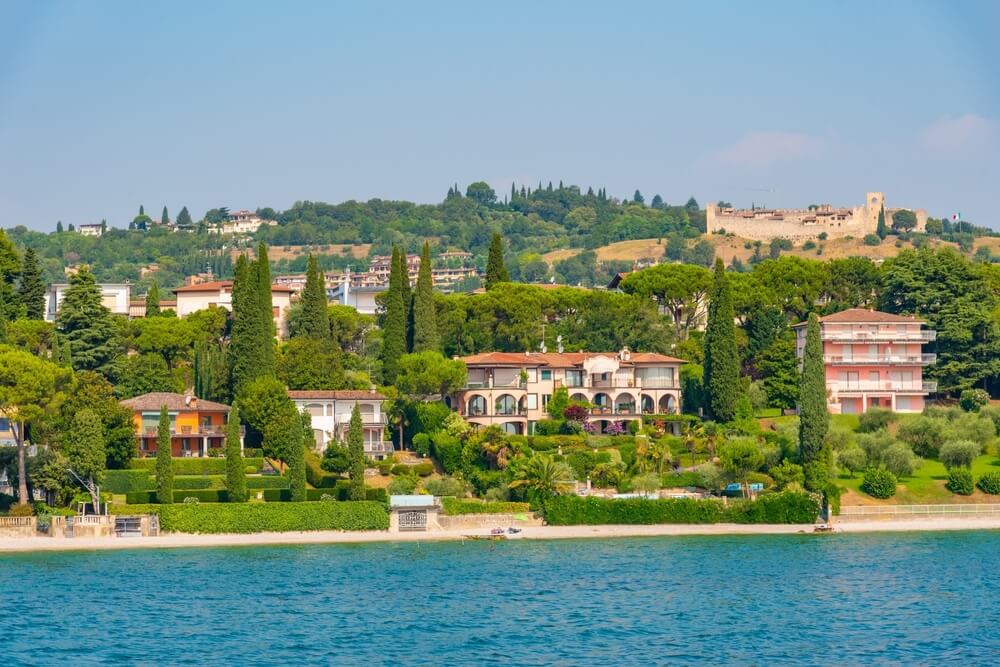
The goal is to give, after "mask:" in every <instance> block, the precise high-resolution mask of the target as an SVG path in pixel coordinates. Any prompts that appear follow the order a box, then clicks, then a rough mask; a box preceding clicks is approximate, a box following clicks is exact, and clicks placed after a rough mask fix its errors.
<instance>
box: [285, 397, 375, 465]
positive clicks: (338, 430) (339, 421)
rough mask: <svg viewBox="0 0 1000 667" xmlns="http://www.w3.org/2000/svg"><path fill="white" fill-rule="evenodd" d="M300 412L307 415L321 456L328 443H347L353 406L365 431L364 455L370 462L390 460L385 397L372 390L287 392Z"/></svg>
mask: <svg viewBox="0 0 1000 667" xmlns="http://www.w3.org/2000/svg"><path fill="white" fill-rule="evenodd" d="M288 396H289V397H290V398H291V399H292V402H293V403H295V407H296V408H298V410H299V412H303V411H305V412H308V413H309V416H310V419H311V422H312V430H313V438H314V439H315V440H316V449H317V450H318V451H319V452H322V451H323V450H324V449H326V446H327V445H328V444H330V443H331V442H341V443H346V442H347V429H348V427H349V426H350V423H351V412H352V411H353V410H354V406H355V404H357V406H358V411H359V412H360V413H361V424H362V428H363V430H364V447H365V455H367V456H369V457H370V458H373V459H384V458H386V457H388V456H392V441H390V440H389V439H387V438H386V437H385V426H386V419H385V411H384V410H383V407H382V406H383V404H384V403H385V396H383V395H382V394H380V393H378V392H377V391H375V390H374V389H370V390H368V391H358V390H349V389H339V390H335V391H328V390H307V391H296V390H292V391H289V392H288Z"/></svg>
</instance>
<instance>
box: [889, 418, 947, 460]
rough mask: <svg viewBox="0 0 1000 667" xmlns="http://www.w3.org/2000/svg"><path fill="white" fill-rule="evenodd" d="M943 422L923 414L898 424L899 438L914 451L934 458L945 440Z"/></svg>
mask: <svg viewBox="0 0 1000 667" xmlns="http://www.w3.org/2000/svg"><path fill="white" fill-rule="evenodd" d="M945 436H946V432H945V422H944V421H942V420H940V419H933V418H931V417H925V416H923V415H921V416H919V417H914V418H913V419H908V420H906V421H904V422H903V423H902V424H900V425H899V439H900V440H902V441H903V442H905V443H907V444H908V445H910V447H911V448H913V451H914V453H916V454H918V455H920V456H924V457H927V458H935V457H937V455H938V452H939V451H941V445H943V444H944V441H945Z"/></svg>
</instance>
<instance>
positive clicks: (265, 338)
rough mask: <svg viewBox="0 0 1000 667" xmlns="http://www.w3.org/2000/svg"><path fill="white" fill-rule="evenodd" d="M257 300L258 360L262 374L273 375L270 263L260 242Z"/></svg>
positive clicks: (273, 326)
mask: <svg viewBox="0 0 1000 667" xmlns="http://www.w3.org/2000/svg"><path fill="white" fill-rule="evenodd" d="M256 273H257V290H258V293H257V300H258V304H259V306H260V322H259V326H260V327H262V331H261V336H262V340H261V356H260V359H259V363H260V367H261V372H262V373H271V374H273V373H274V335H275V325H274V304H273V302H272V299H271V263H270V261H269V260H268V259H267V246H266V245H265V244H264V243H263V242H261V243H260V244H259V245H258V246H257V261H256Z"/></svg>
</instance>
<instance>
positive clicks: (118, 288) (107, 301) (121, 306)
mask: <svg viewBox="0 0 1000 667" xmlns="http://www.w3.org/2000/svg"><path fill="white" fill-rule="evenodd" d="M97 287H98V288H100V290H101V303H103V304H104V306H105V307H106V308H107V309H108V310H110V311H111V312H112V313H113V314H115V315H126V316H127V315H128V314H129V300H130V299H131V297H132V285H130V284H129V283H98V285H97ZM67 289H69V284H68V283H55V284H53V285H49V289H48V291H47V292H45V321H46V322H55V321H56V314H57V313H58V312H59V306H61V305H62V301H63V297H65V296H66V290H67Z"/></svg>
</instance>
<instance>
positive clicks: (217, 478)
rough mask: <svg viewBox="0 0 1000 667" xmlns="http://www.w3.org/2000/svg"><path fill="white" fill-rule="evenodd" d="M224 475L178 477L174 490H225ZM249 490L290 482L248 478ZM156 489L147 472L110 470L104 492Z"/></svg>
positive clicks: (276, 478) (271, 477) (281, 486)
mask: <svg viewBox="0 0 1000 667" xmlns="http://www.w3.org/2000/svg"><path fill="white" fill-rule="evenodd" d="M225 487H226V478H225V476H224V475H203V476H195V475H178V476H176V477H174V490H175V491H176V490H180V489H185V490H195V489H224V488H225ZM247 488H248V489H287V488H288V480H287V479H286V478H284V477H281V476H279V475H267V476H252V477H247ZM155 489H156V478H155V477H154V476H153V475H151V474H150V473H149V471H147V470H108V471H107V472H106V473H105V478H104V486H103V487H102V490H103V491H107V492H108V493H124V494H129V493H140V492H142V491H153V490H155Z"/></svg>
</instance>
